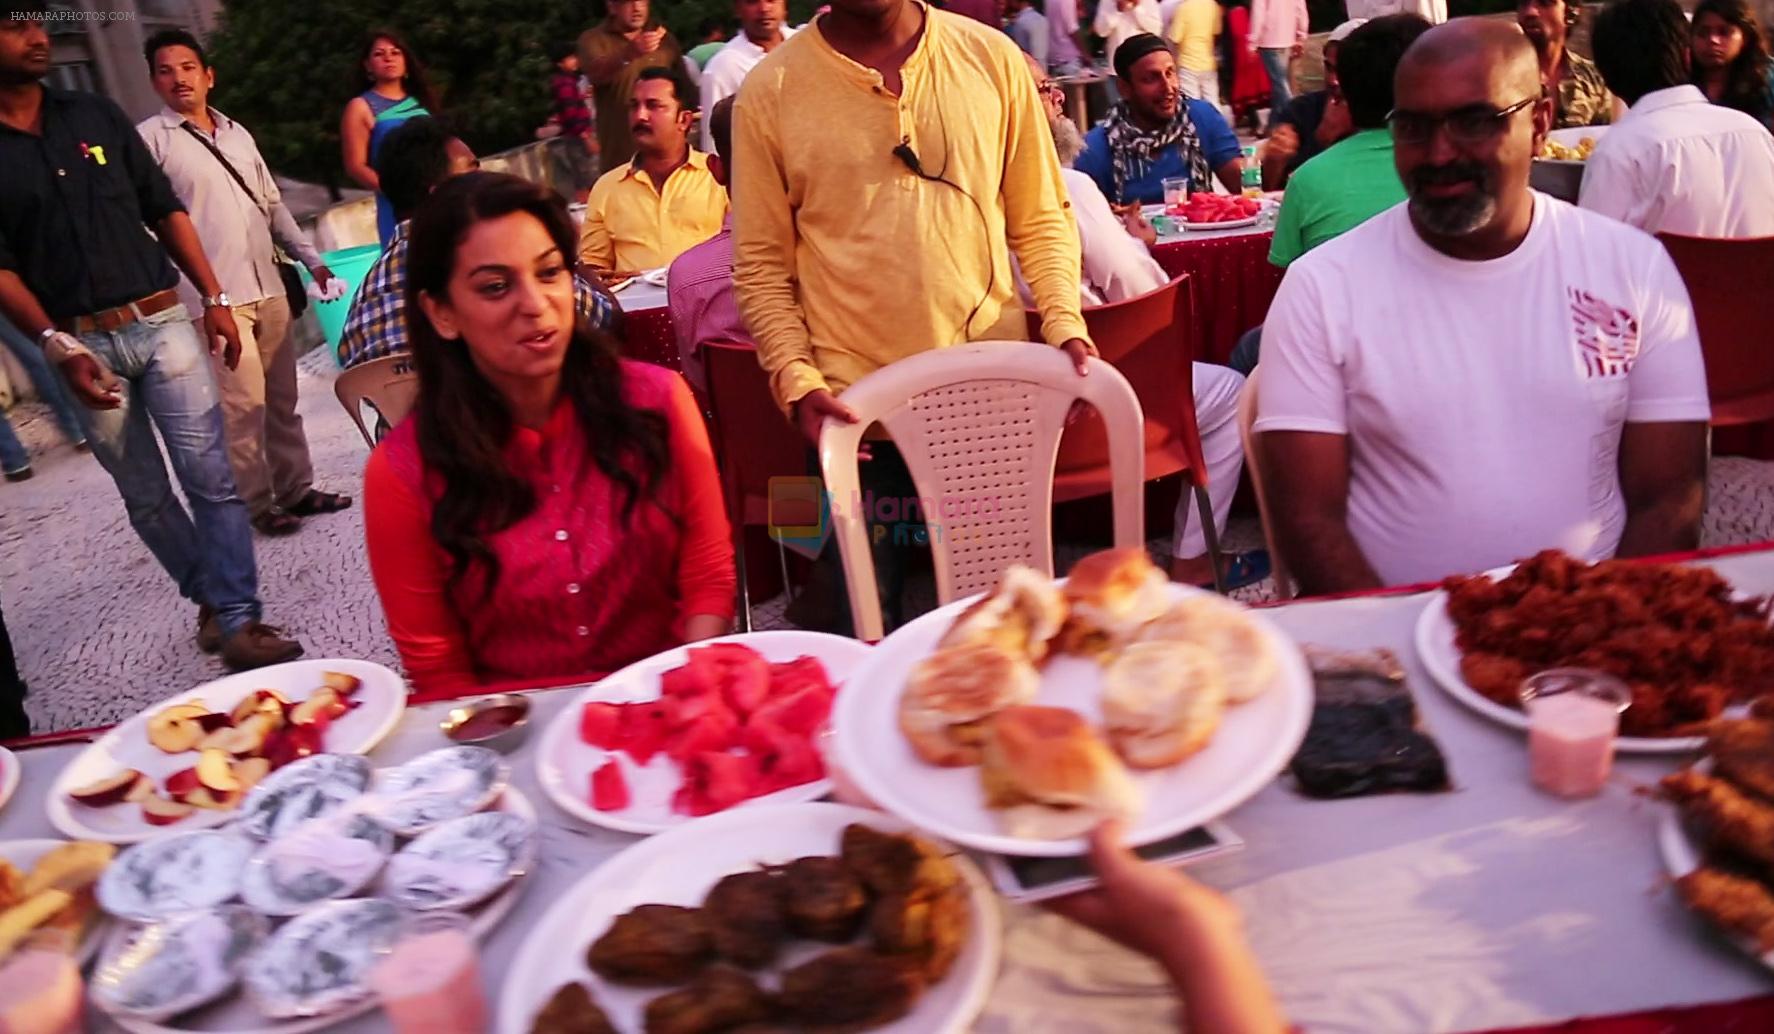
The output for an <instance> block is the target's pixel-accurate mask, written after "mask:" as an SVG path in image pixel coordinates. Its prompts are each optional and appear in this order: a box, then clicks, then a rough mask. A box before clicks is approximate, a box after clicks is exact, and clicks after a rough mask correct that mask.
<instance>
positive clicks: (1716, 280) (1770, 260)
mask: <svg viewBox="0 0 1774 1034" xmlns="http://www.w3.org/2000/svg"><path fill="white" fill-rule="evenodd" d="M1657 236H1658V239H1659V240H1661V241H1662V242H1663V246H1664V247H1665V248H1667V249H1669V255H1670V257H1671V258H1673V259H1675V267H1676V269H1678V270H1680V271H1681V274H1682V279H1683V280H1684V281H1686V282H1687V285H1688V297H1689V298H1690V299H1692V301H1693V303H1694V318H1695V322H1696V323H1697V324H1698V325H1699V329H1700V351H1701V352H1702V354H1704V355H1705V357H1706V394H1707V397H1708V398H1710V399H1711V400H1712V425H1713V426H1714V427H1732V426H1736V425H1740V424H1754V423H1761V422H1762V421H1765V420H1774V339H1770V337H1769V333H1768V308H1767V307H1768V300H1769V299H1770V298H1774V237H1753V238H1743V239H1738V240H1713V239H1708V238H1702V237H1683V236H1681V235H1679V234H1673V233H1663V234H1658V235H1657Z"/></svg>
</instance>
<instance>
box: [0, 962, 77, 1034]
mask: <svg viewBox="0 0 1774 1034" xmlns="http://www.w3.org/2000/svg"><path fill="white" fill-rule="evenodd" d="M84 995H85V985H83V984H82V983H81V982H80V970H79V969H78V968H77V967H76V966H75V964H74V959H73V956H71V955H69V954H68V952H67V950H66V949H65V948H57V947H56V946H54V945H49V946H40V945H34V944H32V943H31V942H29V941H27V942H26V943H24V944H22V945H20V947H19V948H18V950H17V951H15V952H13V953H12V955H10V956H8V957H7V959H6V961H5V962H4V963H0V1034H79V1031H80V1000H81V998H83V997H84Z"/></svg>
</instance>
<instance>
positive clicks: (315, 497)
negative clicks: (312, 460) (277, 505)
mask: <svg viewBox="0 0 1774 1034" xmlns="http://www.w3.org/2000/svg"><path fill="white" fill-rule="evenodd" d="M350 508H351V497H350V496H348V495H340V494H339V493H337V492H322V491H321V490H320V489H318V488H310V489H309V490H308V494H307V495H305V496H303V497H302V498H300V499H298V500H296V501H295V502H293V503H291V504H290V505H288V506H286V507H284V509H285V510H286V511H288V512H290V513H293V514H295V515H296V516H297V517H313V516H314V515H315V514H321V513H338V512H339V511H340V510H348V509H350Z"/></svg>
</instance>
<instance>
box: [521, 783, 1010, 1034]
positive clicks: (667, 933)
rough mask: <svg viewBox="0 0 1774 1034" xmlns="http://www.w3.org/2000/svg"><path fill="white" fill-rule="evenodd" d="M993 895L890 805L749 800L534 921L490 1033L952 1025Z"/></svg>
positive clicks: (982, 978) (620, 863)
mask: <svg viewBox="0 0 1774 1034" xmlns="http://www.w3.org/2000/svg"><path fill="white" fill-rule="evenodd" d="M999 951H1000V943H999V925H998V913H997V906H996V903H995V901H994V899H993V897H992V892H991V889H990V887H989V886H988V885H987V883H986V881H985V878H984V877H983V876H981V875H980V872H979V870H978V869H977V868H975V866H974V865H973V863H972V862H970V861H968V859H967V858H966V857H965V856H964V855H961V854H959V853H957V852H956V851H955V850H954V849H953V848H951V847H949V846H948V845H946V844H942V843H940V842H938V841H935V840H931V839H927V838H925V837H922V836H919V835H916V834H913V833H912V832H911V831H910V830H909V828H908V827H907V826H906V825H905V824H904V823H902V822H900V821H898V820H897V819H894V818H893V817H892V816H890V815H884V814H882V813H880V812H877V811H869V810H865V809H861V808H852V807H848V806H846V805H840V804H826V803H818V802H810V803H804V804H786V805H759V806H756V807H749V808H742V809H736V810H734V811H730V812H725V813H722V814H719V815H713V816H710V817H708V818H705V819H701V820H699V821H697V822H694V823H690V824H687V825H684V826H679V827H677V828H675V829H672V830H669V831H667V832H665V833H661V834H659V835H658V836H655V837H653V838H651V839H648V840H643V841H641V842H639V843H637V844H635V845H634V846H632V847H630V848H628V849H627V850H625V851H623V852H622V853H621V854H618V855H617V856H615V857H614V858H611V859H610V860H609V861H607V862H605V863H604V864H602V865H600V866H598V868H597V869H596V870H594V871H593V872H591V873H590V874H589V875H587V876H586V877H585V878H583V879H582V880H580V881H579V882H578V883H577V884H575V885H574V886H573V888H572V889H571V890H569V891H568V892H567V893H566V894H565V895H564V896H563V897H562V898H561V899H560V900H559V901H558V902H556V903H555V905H554V907H553V908H551V909H550V910H549V911H548V913H547V914H546V915H544V916H543V917H542V919H541V921H540V922H538V923H537V924H536V925H535V926H534V927H532V928H531V930H530V934H529V936H528V938H527V939H526V940H525V941H524V943H523V945H522V946H521V947H520V948H519V949H518V953H517V957H516V958H515V959H514V960H513V961H512V964H511V967H510V968H509V969H508V970H507V973H508V975H507V977H506V982H505V988H504V991H503V992H502V994H501V995H500V997H499V1017H498V1030H499V1031H500V1032H501V1034H605V1032H608V1034H640V1032H641V1031H647V1032H654V1031H680V1030H683V1031H688V1030H697V1031H700V1030H737V1029H740V1028H745V1029H754V1026H753V1025H755V1029H758V1030H777V1029H796V1030H846V1031H862V1030H871V1031H883V1032H887V1034H960V1032H962V1031H965V1030H967V1029H968V1028H969V1026H970V1025H971V1024H972V1022H973V1019H974V1017H976V1016H977V1015H978V1014H979V1011H980V1010H981V1009H982V1008H983V1007H984V1005H985V1002H986V998H987V996H988V995H989V994H990V992H991V987H992V983H993V981H994V979H995V978H996V977H997V972H998V959H999Z"/></svg>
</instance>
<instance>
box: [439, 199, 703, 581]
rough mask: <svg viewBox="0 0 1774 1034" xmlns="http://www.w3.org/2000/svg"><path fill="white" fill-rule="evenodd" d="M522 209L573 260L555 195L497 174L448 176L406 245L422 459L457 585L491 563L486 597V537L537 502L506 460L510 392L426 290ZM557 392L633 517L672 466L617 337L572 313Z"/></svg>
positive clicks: (495, 575)
mask: <svg viewBox="0 0 1774 1034" xmlns="http://www.w3.org/2000/svg"><path fill="white" fill-rule="evenodd" d="M514 212H524V213H528V214H529V215H531V216H534V217H535V219H536V220H537V221H538V222H540V223H541V224H542V225H543V227H544V228H545V229H547V231H548V236H549V237H550V238H552V239H553V240H554V243H555V245H556V246H557V247H558V248H560V253H561V256H562V258H563V259H564V261H565V262H566V263H567V265H568V267H569V268H571V267H572V266H573V265H574V264H575V261H576V259H575V255H576V249H577V243H578V240H577V238H578V235H577V233H576V232H575V231H574V227H573V219H572V217H571V216H569V215H568V214H567V206H566V203H565V202H564V201H562V200H561V198H560V196H559V195H558V194H555V193H554V192H553V191H550V190H547V189H545V188H543V187H541V186H538V185H536V184H534V183H531V182H529V181H528V180H523V179H519V178H518V177H516V176H508V175H505V174H503V173H497V172H471V173H467V174H466V175H462V176H457V177H454V178H452V179H449V180H446V181H445V182H444V183H443V184H442V185H441V186H439V187H438V188H437V189H436V190H435V191H433V192H432V194H431V196H430V197H429V198H427V199H426V200H425V202H424V203H423V204H422V205H420V206H419V210H418V212H417V213H416V214H415V215H414V216H413V222H412V229H411V231H410V237H409V244H408V252H407V297H406V306H407V328H408V330H407V336H408V340H409V341H410V342H411V344H412V351H413V365H414V366H415V367H416V368H417V370H418V371H419V401H418V405H417V409H416V417H417V419H418V425H417V428H416V429H417V431H418V437H419V456H420V458H421V459H422V460H423V461H424V466H425V470H426V472H427V474H428V475H431V476H435V477H437V478H438V479H439V480H440V481H441V482H442V489H443V492H442V495H441V496H439V497H438V498H437V500H436V503H435V505H434V506H433V507H432V511H431V535H432V537H433V538H434V539H436V540H437V543H438V545H439V546H441V547H443V550H444V552H445V553H447V554H448V555H449V557H450V560H451V561H452V564H453V570H452V571H451V573H450V587H451V588H452V589H454V588H456V587H458V586H459V585H460V584H461V582H462V579H463V577H464V576H466V575H467V574H468V572H469V570H470V569H471V568H473V567H475V566H476V565H480V567H481V568H482V570H484V571H485V574H486V578H485V580H484V581H483V582H482V583H481V585H482V590H481V591H482V595H483V596H484V595H485V594H486V593H489V592H491V591H492V588H493V585H494V584H495V583H496V582H497V581H498V579H499V560H498V557H496V556H495V555H494V554H493V551H492V549H491V548H490V547H489V546H488V545H487V537H488V536H490V535H492V534H494V533H495V532H499V531H502V530H504V529H505V528H509V527H511V526H512V525H513V524H515V523H517V522H518V521H520V520H522V519H523V518H524V517H526V516H528V515H529V514H530V513H531V512H533V511H534V510H535V509H536V497H535V494H534V493H533V492H532V491H531V490H530V485H529V483H528V482H526V481H525V480H524V479H523V478H521V477H519V476H518V475H517V474H515V473H513V472H512V471H511V470H510V469H508V468H507V466H506V462H505V446H506V444H507V443H508V442H509V441H510V440H511V435H512V430H513V428H514V426H515V425H514V424H513V421H512V418H511V410H510V409H509V408H508V407H507V406H506V403H505V399H504V397H503V396H501V395H500V394H499V392H498V391H497V390H496V389H494V387H493V386H492V385H491V384H490V383H488V382H487V380H486V378H484V377H482V376H481V374H480V371H479V370H478V369H476V368H475V365H474V360H473V359H472V358H470V356H469V353H468V346H467V344H466V343H465V342H462V341H447V340H445V339H444V338H442V337H440V336H438V333H437V329H436V328H435V327H433V326H432V325H431V320H430V319H428V318H427V317H426V316H425V314H424V310H423V309H422V308H421V307H420V305H419V296H420V295H421V294H422V293H423V294H429V295H431V296H432V297H433V298H439V299H442V298H447V297H448V292H449V283H450V275H451V273H452V272H453V270H454V268H455V265H456V249H457V248H458V247H460V246H461V244H462V241H463V239H464V238H465V237H466V236H467V235H468V231H469V229H470V228H472V227H473V226H474V225H475V224H476V223H479V222H483V221H485V220H489V219H498V218H500V217H502V216H506V215H511V214H512V213H514ZM561 391H562V392H563V393H564V394H565V395H566V396H567V398H569V399H571V400H572V405H573V409H574V411H575V413H576V415H577V416H578V418H579V427H580V430H581V431H582V432H583V433H584V435H585V442H586V446H587V448H588V450H589V451H590V453H591V458H592V462H593V463H594V464H595V465H596V467H597V470H598V472H599V473H600V474H602V475H603V476H604V477H607V478H609V479H610V480H611V481H613V482H615V483H616V487H617V489H618V491H619V493H620V496H621V500H622V510H621V518H622V521H623V523H624V524H625V525H626V524H627V522H628V520H629V519H630V517H632V516H633V513H634V508H635V506H636V504H637V503H639V502H640V501H642V500H643V499H651V498H653V496H654V495H655V494H656V493H657V492H658V489H659V485H660V483H661V482H662V481H663V480H664V477H665V475H666V473H667V471H668V470H669V468H670V453H669V452H668V451H667V448H666V436H667V433H668V426H667V422H666V418H665V415H664V414H663V413H660V412H657V411H654V410H649V409H638V408H636V407H635V406H633V405H631V404H630V403H629V400H628V397H627V394H626V391H625V384H624V378H623V373H622V367H621V363H620V360H619V359H618V358H617V351H616V341H615V339H614V338H612V337H610V336H609V335H608V334H606V333H604V332H602V331H600V330H597V329H595V328H593V327H590V326H588V325H587V324H586V323H585V322H584V321H583V320H579V319H577V318H575V320H574V321H573V339H572V341H571V342H570V343H569V344H568V345H567V357H566V364H565V366H563V367H562V369H561Z"/></svg>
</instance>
